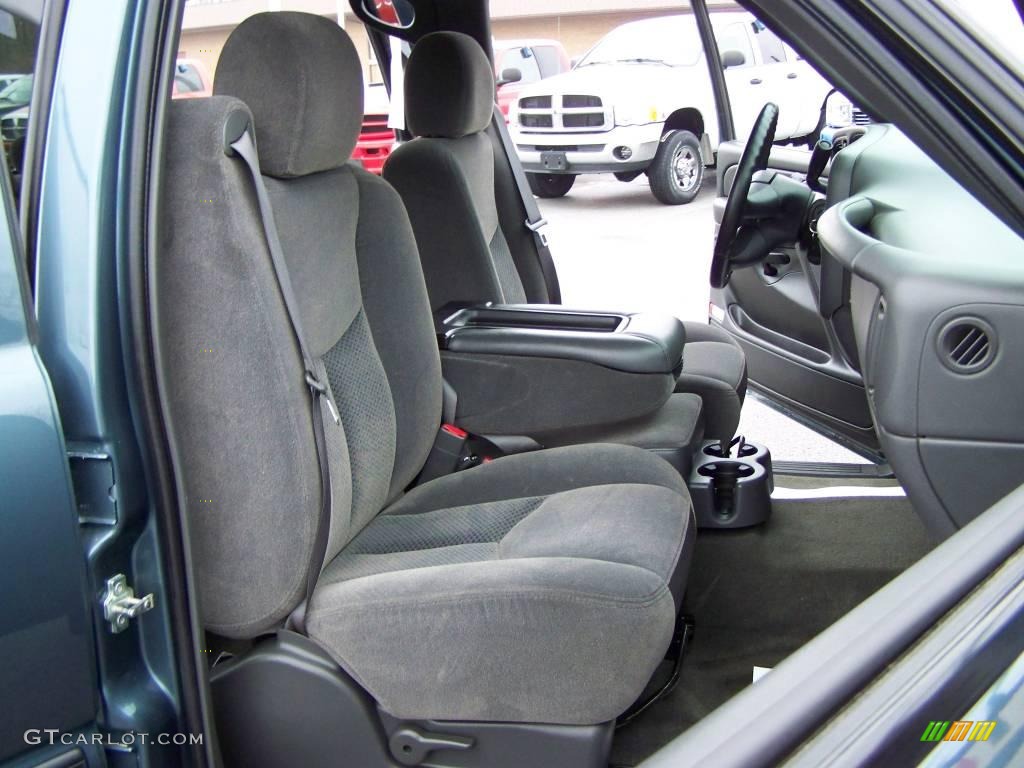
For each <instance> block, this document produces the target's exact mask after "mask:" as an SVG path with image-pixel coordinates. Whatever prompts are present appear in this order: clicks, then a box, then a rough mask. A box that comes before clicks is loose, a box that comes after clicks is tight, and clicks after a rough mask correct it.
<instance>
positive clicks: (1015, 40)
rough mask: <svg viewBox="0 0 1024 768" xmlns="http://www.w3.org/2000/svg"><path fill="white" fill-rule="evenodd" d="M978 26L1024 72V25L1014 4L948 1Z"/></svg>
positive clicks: (1006, 0) (995, 0)
mask: <svg viewBox="0 0 1024 768" xmlns="http://www.w3.org/2000/svg"><path fill="white" fill-rule="evenodd" d="M945 3H946V5H948V6H950V7H952V8H954V9H956V10H958V11H959V12H960V13H962V14H963V15H964V16H966V17H967V18H968V19H969V20H970V21H971V22H972V23H974V24H975V25H977V27H978V29H979V30H980V31H981V33H982V36H983V37H987V38H988V40H989V41H990V42H991V43H992V46H991V47H993V48H996V49H998V50H999V52H1000V53H1001V54H1002V56H1003V58H1005V59H1006V60H1007V61H1008V62H1010V63H1012V64H1015V65H1016V68H1017V69H1018V70H1022V71H1024V21H1022V20H1021V12H1020V11H1019V10H1018V9H1017V7H1016V6H1015V5H1014V2H1013V0H945Z"/></svg>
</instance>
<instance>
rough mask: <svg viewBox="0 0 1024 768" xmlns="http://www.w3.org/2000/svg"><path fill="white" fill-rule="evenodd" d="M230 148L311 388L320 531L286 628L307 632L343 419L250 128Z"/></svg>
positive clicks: (322, 554)
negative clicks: (303, 309)
mask: <svg viewBox="0 0 1024 768" xmlns="http://www.w3.org/2000/svg"><path fill="white" fill-rule="evenodd" d="M230 146H231V149H232V150H234V151H235V153H236V154H237V155H238V156H239V157H240V158H242V160H243V161H244V162H245V167H246V169H247V170H248V171H249V177H250V179H252V184H253V187H254V189H255V191H256V202H257V203H258V204H259V209H260V220H261V222H262V224H263V235H264V237H265V238H266V241H267V248H268V250H269V251H270V260H271V262H273V266H274V277H275V278H276V279H277V286H278V288H279V289H280V291H281V297H282V299H283V300H284V308H285V313H286V314H287V315H288V320H289V322H290V323H291V326H292V332H293V333H294V334H295V340H296V341H297V342H298V345H299V353H300V354H301V355H302V365H303V368H304V369H305V370H304V372H303V378H304V381H305V383H306V386H308V387H309V394H310V403H311V406H312V415H313V437H314V440H315V442H316V455H317V460H318V461H319V463H320V514H319V516H318V517H317V523H316V532H315V534H314V537H313V556H312V558H311V560H310V563H309V570H308V571H307V572H306V594H305V597H304V598H303V601H302V603H301V604H300V605H299V606H298V608H296V609H295V611H294V612H293V613H292V615H291V616H290V617H289V619H288V625H289V626H290V627H293V628H295V629H296V630H298V631H300V632H303V633H305V617H306V606H307V605H308V603H309V599H310V597H312V595H313V590H314V588H315V587H316V582H317V580H318V579H319V578H320V571H321V569H322V568H323V565H324V558H325V557H326V556H327V540H328V537H329V534H330V530H331V504H332V499H333V493H332V488H331V462H330V457H329V456H328V455H327V436H326V433H325V417H324V411H325V410H326V411H327V414H328V416H329V418H330V420H331V421H333V422H334V425H335V426H336V427H340V425H341V417H340V415H339V414H338V407H337V405H336V404H335V402H334V394H333V393H332V392H331V388H330V383H329V381H328V379H327V369H326V367H325V366H324V363H323V360H321V359H320V358H317V357H313V356H312V355H310V353H309V348H308V347H307V346H306V339H305V336H304V335H303V332H302V321H301V319H300V317H299V313H298V305H297V303H296V300H295V292H294V290H293V289H292V281H291V278H290V277H289V275H288V265H287V264H286V263H285V260H284V253H283V252H282V251H281V240H280V238H279V237H278V234H277V225H276V224H275V223H274V211H273V209H272V208H271V205H270V196H269V195H268V194H267V188H266V185H265V184H264V183H263V175H262V174H261V173H260V165H259V160H258V159H257V155H256V144H255V143H254V142H253V139H252V129H251V126H250V127H247V128H246V130H245V132H244V133H243V134H242V135H241V136H240V137H239V138H238V139H237V140H236V141H234V142H232V143H231V145H230Z"/></svg>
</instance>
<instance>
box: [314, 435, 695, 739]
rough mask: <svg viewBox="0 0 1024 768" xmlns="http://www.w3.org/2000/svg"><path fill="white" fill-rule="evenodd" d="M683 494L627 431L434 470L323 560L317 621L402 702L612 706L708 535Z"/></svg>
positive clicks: (662, 643) (651, 648)
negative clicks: (623, 439) (617, 439)
mask: <svg viewBox="0 0 1024 768" xmlns="http://www.w3.org/2000/svg"><path fill="white" fill-rule="evenodd" d="M685 493H686V491H685V488H684V487H683V485H682V481H681V480H680V478H679V476H678V474H676V473H675V472H673V470H672V469H671V467H669V465H668V464H666V463H664V462H662V461H661V460H660V459H657V458H654V457H652V456H651V455H650V454H648V453H646V452H644V451H641V450H638V449H635V448H629V447H626V446H617V445H592V446H577V447H570V448H559V449H550V450H547V451H543V452H539V453H529V454H521V455H516V456H509V457H505V458H502V459H498V460H496V461H494V462H491V463H490V464H486V465H483V466H481V467H478V468H476V469H473V470H470V471H468V472H462V473H457V474H455V475H449V476H446V477H443V478H439V479H438V480H435V481H433V482H431V483H427V484H425V485H423V486H420V487H418V488H416V489H414V490H413V491H411V492H410V493H409V494H407V495H406V496H405V497H404V498H402V499H401V500H400V501H398V502H397V503H395V504H393V505H392V506H391V507H390V508H388V509H386V510H384V512H383V513H382V514H381V515H380V516H378V517H377V518H375V519H374V520H373V521H372V522H371V523H370V524H369V525H368V526H366V528H364V529H363V530H362V531H361V532H360V533H359V534H358V535H357V536H356V537H355V538H354V539H353V540H352V542H351V543H350V544H349V545H348V546H347V547H346V548H345V550H344V551H343V552H342V553H341V554H339V555H338V556H337V557H336V558H335V559H334V560H333V561H332V562H331V563H329V564H328V565H327V567H326V568H325V569H324V571H323V574H322V576H321V578H320V582H319V584H318V586H317V590H316V592H315V594H314V596H313V600H312V602H311V604H310V609H309V612H308V614H307V627H308V629H309V632H310V635H311V636H312V637H314V638H315V639H317V640H318V641H319V642H321V643H322V644H323V645H324V646H325V647H326V648H327V649H328V650H329V652H331V653H332V655H334V656H335V658H336V659H337V661H338V662H339V663H340V664H341V665H342V666H343V667H344V668H345V669H346V670H347V671H348V672H349V673H350V674H351V675H352V676H353V677H354V678H355V679H357V680H358V681H359V682H360V683H361V684H362V685H363V686H365V687H366V689H367V690H369V691H370V693H371V694H372V695H373V696H374V698H375V699H376V700H377V701H378V702H380V704H381V705H382V706H383V708H384V709H385V710H387V711H388V712H390V713H391V714H393V715H395V716H397V717H401V718H406V719H422V718H434V719H441V720H446V719H452V720H456V719H457V720H492V721H513V722H526V721H534V722H557V723H564V724H595V723H600V722H606V721H608V720H612V719H614V718H615V717H617V716H618V715H619V714H620V713H621V712H622V711H624V710H625V709H626V708H628V707H629V705H630V704H631V703H632V702H633V701H635V700H636V699H637V698H638V697H639V696H640V694H641V693H642V690H643V687H644V685H645V683H646V681H647V680H648V679H649V678H650V676H651V675H652V674H653V672H654V669H655V668H656V667H657V665H658V663H659V662H660V661H661V660H662V658H663V656H664V653H665V650H666V648H667V646H668V643H669V642H670V640H671V636H672V631H673V627H674V618H675V614H676V608H677V605H678V603H679V600H680V598H681V596H682V575H683V573H684V571H685V567H680V566H685V564H686V563H687V562H688V561H689V559H690V553H691V552H692V548H693V542H694V537H695V533H696V526H695V524H694V521H693V517H692V512H691V511H690V510H689V509H688V507H689V504H688V503H686V502H685ZM681 502H683V503H682V504H681ZM681 507H685V508H686V509H685V513H684V514H681Z"/></svg>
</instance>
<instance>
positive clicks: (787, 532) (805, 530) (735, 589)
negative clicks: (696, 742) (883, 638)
mask: <svg viewBox="0 0 1024 768" xmlns="http://www.w3.org/2000/svg"><path fill="white" fill-rule="evenodd" d="M933 546H934V542H932V541H931V540H930V538H929V537H928V535H927V533H926V532H925V530H924V527H923V526H922V524H921V522H920V520H919V519H918V518H917V516H916V515H915V514H914V512H913V510H912V509H911V507H910V504H909V502H908V501H907V500H906V499H905V498H880V499H879V498H850V499H829V500H814V501H775V502H773V512H772V517H771V519H770V520H769V522H768V523H767V524H766V525H764V526H760V527H758V528H753V529H748V530H745V531H701V533H700V534H699V535H698V537H697V548H696V552H695V554H694V562H693V566H692V568H691V570H690V579H689V585H688V587H687V593H686V599H685V605H684V610H685V611H686V612H687V613H689V614H691V615H692V616H693V617H694V620H695V623H696V628H695V630H694V634H693V641H692V643H691V644H690V647H689V648H688V650H687V652H686V656H685V657H684V660H683V669H682V676H681V678H680V680H679V684H678V685H677V686H676V688H675V690H674V691H672V693H671V694H669V695H668V696H667V697H666V698H665V699H664V700H662V701H660V702H658V703H656V704H655V705H653V706H652V707H651V708H650V709H649V710H648V711H646V712H644V713H643V714H642V715H641V716H640V717H639V718H637V719H636V720H635V721H633V722H631V723H629V724H628V725H626V726H624V727H623V728H621V729H619V731H617V732H616V737H615V743H614V745H613V746H612V764H613V765H622V766H632V765H636V764H637V763H639V762H640V761H642V760H643V759H644V758H645V757H647V756H648V755H650V754H652V753H653V752H655V751H656V750H657V749H658V748H659V747H661V746H663V745H664V744H666V743H667V742H669V741H671V740H672V739H673V738H675V737H676V736H677V735H679V734H680V733H682V732H683V731H684V730H686V729H687V728H689V727H690V726H691V725H693V724H694V723H695V722H697V721H698V720H700V719H701V718H702V717H704V716H705V715H707V714H708V713H710V712H711V711H712V710H713V709H715V708H717V707H718V706H720V705H721V704H723V703H724V702H725V701H726V700H727V699H728V698H730V697H731V696H733V695H734V694H736V693H738V692H739V691H740V690H742V689H743V688H744V687H746V686H747V685H749V684H750V681H751V676H752V673H753V668H754V667H755V666H761V667H773V666H775V665H776V664H778V663H779V662H780V661H782V659H784V658H785V657H786V656H788V655H789V654H790V653H792V652H793V651H795V650H796V649H797V648H799V647H800V646H801V645H803V644H804V643H806V642H807V641H808V640H810V639H811V638H812V637H814V636H815V635H816V634H818V633H819V632H820V631H821V630H823V629H825V628H826V627H827V626H829V625H830V624H832V623H833V622H834V621H836V620H837V619H838V618H839V617H841V616H842V615H843V614H845V613H847V612H848V611H849V610H850V609H852V608H853V607H854V606H856V605H857V604H858V603H860V602H862V601H863V600H864V599H865V598H867V597H868V596H870V595H871V594H872V593H873V592H875V591H876V590H878V589H879V588H880V587H882V586H883V585H884V584H886V583H887V582H889V581H890V580H892V579H893V578H894V577H895V576H897V575H899V574H900V573H902V572H903V571H904V570H906V568H907V567H908V566H910V565H912V564H913V563H914V562H916V561H917V560H919V559H920V558H921V557H922V556H923V555H925V554H926V553H927V552H928V551H929V550H930V549H931V548H932V547H933Z"/></svg>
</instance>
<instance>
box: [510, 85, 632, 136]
mask: <svg viewBox="0 0 1024 768" xmlns="http://www.w3.org/2000/svg"><path fill="white" fill-rule="evenodd" d="M518 106H519V127H520V129H521V130H522V132H523V133H566V132H573V131H579V132H583V131H589V132H595V131H607V130H610V129H611V127H612V126H613V125H614V121H613V119H612V112H611V109H609V108H605V106H604V102H602V101H601V97H600V96H587V95H582V94H576V93H572V94H565V95H562V96H557V95H556V96H524V97H523V98H521V99H519V105H518Z"/></svg>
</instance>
